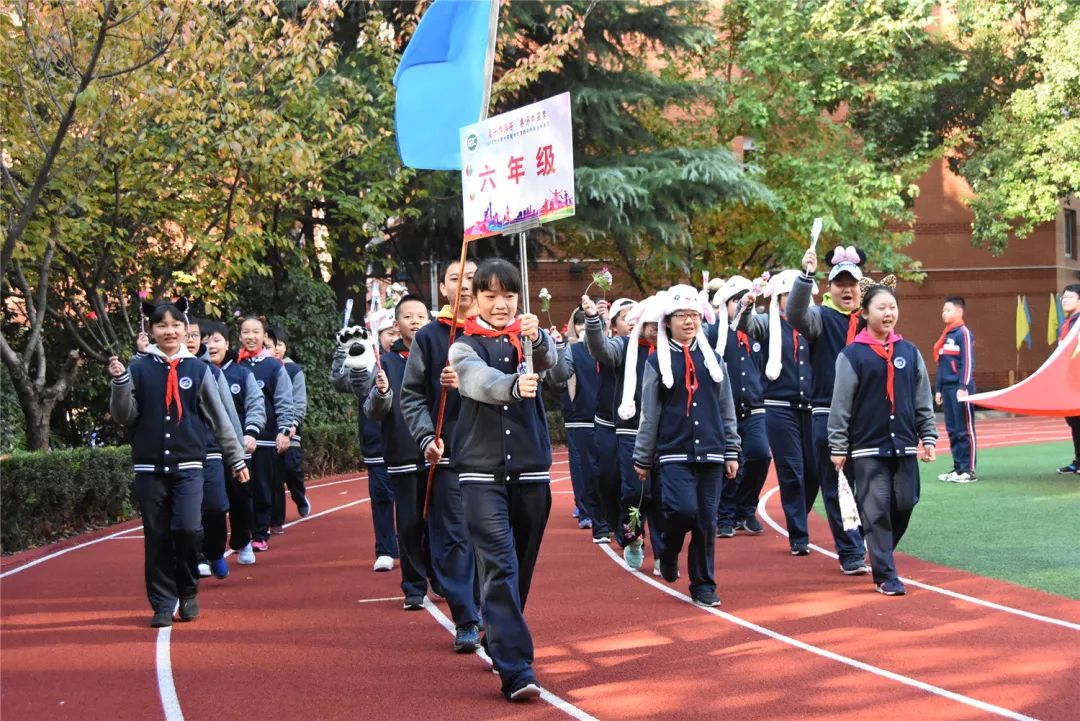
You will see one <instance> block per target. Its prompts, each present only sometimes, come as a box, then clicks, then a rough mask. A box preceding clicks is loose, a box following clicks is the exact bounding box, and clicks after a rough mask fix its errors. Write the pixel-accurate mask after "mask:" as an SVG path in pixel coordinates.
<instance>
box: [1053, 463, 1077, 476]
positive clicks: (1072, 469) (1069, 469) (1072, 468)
mask: <svg viewBox="0 0 1080 721" xmlns="http://www.w3.org/2000/svg"><path fill="white" fill-rule="evenodd" d="M1058 473H1061V474H1063V475H1068V474H1070V473H1080V465H1077V463H1076V461H1073V462H1072V463H1070V464H1069V465H1067V466H1062V467H1061V468H1059V469H1058Z"/></svg>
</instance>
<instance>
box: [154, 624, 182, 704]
mask: <svg viewBox="0 0 1080 721" xmlns="http://www.w3.org/2000/svg"><path fill="white" fill-rule="evenodd" d="M171 638H172V628H171V627H170V628H160V629H158V637H157V648H156V650H155V653H154V662H155V664H154V665H155V666H157V683H158V694H159V695H160V696H161V708H162V710H164V711H165V721H184V712H183V711H182V710H181V709H180V697H179V696H177V695H176V684H175V683H173V675H172V655H171V653H170V646H169V640H170V639H171Z"/></svg>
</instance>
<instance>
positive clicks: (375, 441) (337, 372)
mask: <svg viewBox="0 0 1080 721" xmlns="http://www.w3.org/2000/svg"><path fill="white" fill-rule="evenodd" d="M372 380H373V379H372V378H371V376H370V374H368V372H367V371H366V370H363V369H360V368H349V367H348V366H346V365H345V351H344V350H343V349H342V348H341V347H340V346H338V347H336V348H335V349H334V357H333V359H332V360H331V361H330V384H331V385H332V386H334V390H336V391H337V392H338V393H351V394H352V395H353V396H354V397H355V398H356V409H357V416H358V430H359V435H360V453H361V454H362V455H363V457H364V465H365V466H376V465H382V464H383V463H385V462H386V461H385V459H384V458H383V445H382V426H381V425H380V424H379V423H378V421H373V420H371V419H370V418H368V417H367V414H366V413H364V401H365V400H367V395H368V391H369V390H370V389H371V382H372Z"/></svg>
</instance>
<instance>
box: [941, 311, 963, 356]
mask: <svg viewBox="0 0 1080 721" xmlns="http://www.w3.org/2000/svg"><path fill="white" fill-rule="evenodd" d="M963 325H964V321H963V320H954V321H953V322H952V323H949V324H948V325H947V326H945V330H943V331H941V337H940V338H938V339H937V343H934V362H935V363H940V362H941V349H942V348H944V347H945V339H946V338H948V337H949V333H951V332H953V331H954V330H956V329H957V328H961V327H963Z"/></svg>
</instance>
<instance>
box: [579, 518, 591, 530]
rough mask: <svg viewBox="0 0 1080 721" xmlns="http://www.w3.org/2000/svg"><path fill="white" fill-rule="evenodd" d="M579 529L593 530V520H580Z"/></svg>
mask: <svg viewBox="0 0 1080 721" xmlns="http://www.w3.org/2000/svg"><path fill="white" fill-rule="evenodd" d="M577 527H578V528H582V529H584V528H592V519H591V518H579V519H578V522H577Z"/></svg>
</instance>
